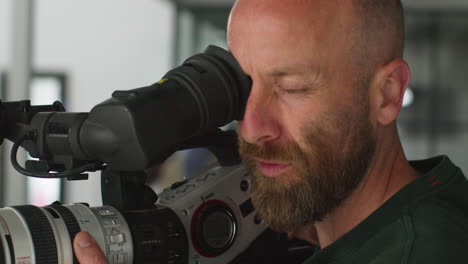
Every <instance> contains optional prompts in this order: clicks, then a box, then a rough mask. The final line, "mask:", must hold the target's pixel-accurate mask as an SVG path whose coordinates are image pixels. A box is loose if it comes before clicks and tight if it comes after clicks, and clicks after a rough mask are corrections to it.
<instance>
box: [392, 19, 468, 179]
mask: <svg viewBox="0 0 468 264" xmlns="http://www.w3.org/2000/svg"><path fill="white" fill-rule="evenodd" d="M406 17H407V19H406V24H407V25H406V26H407V32H406V35H407V39H406V51H405V58H406V60H407V61H408V63H409V64H410V67H411V69H412V74H413V80H412V82H411V85H410V87H411V88H412V90H413V91H414V101H413V103H412V104H411V105H410V106H408V107H406V108H404V109H403V110H402V113H401V115H400V118H399V121H398V123H399V127H400V128H401V129H400V134H401V138H402V141H403V145H404V148H405V152H406V154H407V156H408V158H410V159H416V158H421V157H428V156H434V155H439V154H447V155H449V157H450V158H451V159H452V160H453V161H454V162H455V163H456V164H457V165H458V166H460V167H461V168H462V169H464V170H465V171H468V155H464V153H465V150H464V149H465V148H466V145H467V144H468V135H467V133H468V116H467V115H466V113H467V112H468V105H467V104H466V103H464V102H467V100H468V90H467V89H466V85H467V83H468V74H467V70H468V65H467V58H468V12H466V13H463V12H458V13H453V12H452V13H449V12H408V13H407V14H406Z"/></svg>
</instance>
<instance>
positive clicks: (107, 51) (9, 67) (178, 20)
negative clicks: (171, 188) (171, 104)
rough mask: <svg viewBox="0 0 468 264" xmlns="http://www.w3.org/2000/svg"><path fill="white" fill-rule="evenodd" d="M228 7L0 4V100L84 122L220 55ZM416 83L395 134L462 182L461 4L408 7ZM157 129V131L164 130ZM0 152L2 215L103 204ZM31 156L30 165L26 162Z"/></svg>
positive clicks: (182, 159) (180, 173) (176, 175)
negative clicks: (121, 95) (213, 49)
mask: <svg viewBox="0 0 468 264" xmlns="http://www.w3.org/2000/svg"><path fill="white" fill-rule="evenodd" d="M233 2H234V1H232V0H172V1H171V0H140V1H131V0H98V1H96V0H93V1H92V0H81V1H71V0H47V1H46V0H36V1H34V0H0V99H1V100H2V101H16V100H22V99H31V101H32V103H33V104H50V103H52V102H53V101H55V100H61V101H62V102H64V104H65V107H66V108H67V111H71V112H89V111H90V110H91V108H92V107H93V106H94V105H96V104H98V103H100V102H102V101H104V100H106V99H108V98H109V97H110V96H111V94H112V92H113V91H114V90H128V89H133V88H138V87H142V86H147V85H149V84H152V83H154V82H156V81H158V79H159V78H160V77H161V76H163V74H164V73H166V72H167V71H168V70H170V69H172V68H173V67H174V66H177V65H179V64H180V63H181V62H182V61H183V60H184V59H185V58H187V57H189V56H190V55H192V54H194V53H198V52H201V51H202V50H203V49H204V48H205V47H206V46H207V45H209V44H215V45H218V46H222V47H226V42H225V39H226V30H225V29H226V24H227V19H228V15H229V10H230V8H231V6H232V4H233ZM403 2H404V5H405V13H406V14H405V15H406V52H405V58H406V60H407V61H408V63H409V64H410V67H411V68H412V73H413V79H412V82H411V85H410V88H409V89H408V92H407V94H406V95H405V102H404V105H405V106H404V109H403V110H402V113H401V115H400V118H399V121H398V125H399V128H400V134H401V137H402V140H403V144H404V148H405V152H406V154H407V156H408V158H409V159H422V158H427V157H430V156H434V155H439V154H447V155H449V156H450V157H451V159H452V160H453V161H454V162H455V163H456V164H457V165H458V166H460V167H461V168H462V169H464V171H465V172H468V151H466V149H467V146H468V115H466V113H468V104H467V103H465V102H468V87H467V85H468V1H467V0H444V1H440V0H403ZM161 129H164V124H161ZM10 148H11V144H7V143H4V144H3V145H2V147H1V152H0V206H6V205H18V204H26V203H28V204H35V205H45V204H48V203H51V202H53V201H55V200H61V201H63V202H88V203H89V204H91V205H100V204H101V197H100V179H99V174H91V175H90V179H89V180H88V181H81V182H66V181H60V180H37V179H31V178H26V177H25V176H22V175H20V174H18V173H17V172H16V171H14V170H13V169H12V168H11V165H10V161H9V159H7V158H6V156H9V151H10ZM23 155H24V157H26V155H25V154H23ZM212 160H213V158H212V157H211V156H210V154H209V153H207V152H206V151H204V150H194V151H188V152H187V151H186V152H179V153H176V154H175V155H173V156H172V157H171V158H170V159H169V160H168V161H167V162H166V163H165V164H163V165H162V166H161V167H159V168H153V172H154V174H160V176H161V177H160V178H159V180H157V181H155V182H152V183H151V185H152V187H153V188H154V189H156V191H158V190H160V189H161V188H164V187H165V186H168V185H169V184H171V183H172V182H174V181H177V180H181V179H184V178H186V177H190V176H192V175H194V174H196V173H197V172H199V171H200V170H201V169H202V168H203V167H204V166H205V165H206V164H207V163H208V162H210V161H212Z"/></svg>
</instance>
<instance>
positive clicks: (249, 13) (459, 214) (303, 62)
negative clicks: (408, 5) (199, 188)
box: [75, 0, 468, 264]
mask: <svg viewBox="0 0 468 264" xmlns="http://www.w3.org/2000/svg"><path fill="white" fill-rule="evenodd" d="M403 28H404V23H403V11H402V6H401V3H400V1H399V0H238V1H237V2H236V4H235V6H234V8H233V10H232V13H231V17H230V21H229V27H228V44H229V49H230V51H231V52H232V54H233V55H234V56H235V57H236V59H237V60H238V61H239V63H240V65H241V67H242V69H243V70H244V72H245V73H246V74H247V75H249V76H250V77H251V78H252V81H253V85H252V91H251V94H250V96H249V99H248V102H247V107H246V111H245V116H244V120H243V121H241V122H240V123H239V135H240V137H239V138H240V141H239V145H240V153H241V155H242V157H243V159H244V162H245V164H246V166H247V168H248V169H249V170H250V172H251V175H252V179H251V180H252V190H251V192H252V201H253V204H254V206H255V208H256V210H257V213H258V214H259V216H260V217H261V218H262V219H263V220H264V221H266V222H267V223H268V224H269V225H270V226H271V228H273V229H274V230H276V231H279V232H290V234H291V235H293V236H296V237H298V238H301V239H303V240H306V241H308V242H310V243H312V244H316V245H318V246H319V248H320V250H318V251H317V252H316V253H315V254H314V255H313V256H311V258H310V259H308V260H307V261H306V263H308V264H312V263H466V262H468V182H467V180H466V178H465V177H464V176H463V174H462V172H461V171H460V169H459V168H458V167H456V166H455V165H453V164H452V163H451V162H450V160H449V159H448V157H446V156H440V157H435V158H432V159H429V160H424V161H414V162H409V161H408V160H407V159H406V157H405V155H404V152H403V148H402V145H401V143H400V139H399V136H398V131H397V126H396V118H397V116H398V114H399V112H400V110H401V105H402V98H403V95H404V93H405V90H406V87H407V86H408V83H409V81H410V76H411V74H410V70H409V66H408V64H407V63H406V62H405V61H404V60H403V58H402V57H403V43H404V30H403ZM87 239H89V236H87V235H86V234H83V233H81V234H79V235H78V236H77V238H76V239H75V250H76V252H77V256H78V258H79V259H80V261H82V263H92V262H87V259H88V257H89V256H93V255H92V254H85V253H83V252H98V253H99V251H98V250H97V249H96V247H95V244H93V242H92V240H91V242H89V240H87ZM83 241H84V243H83V245H85V247H80V242H83ZM98 253H93V254H94V258H96V259H99V258H100V257H97V255H98ZM89 259H91V258H89ZM99 263H100V262H99ZM102 263H104V262H102Z"/></svg>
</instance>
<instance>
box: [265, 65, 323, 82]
mask: <svg viewBox="0 0 468 264" xmlns="http://www.w3.org/2000/svg"><path fill="white" fill-rule="evenodd" d="M267 74H268V75H270V76H272V77H285V76H294V75H297V76H301V77H302V76H303V77H307V79H314V80H323V79H325V77H326V73H325V70H324V69H323V67H318V66H310V65H300V66H293V67H280V68H275V69H272V70H271V71H269V72H268V73H267Z"/></svg>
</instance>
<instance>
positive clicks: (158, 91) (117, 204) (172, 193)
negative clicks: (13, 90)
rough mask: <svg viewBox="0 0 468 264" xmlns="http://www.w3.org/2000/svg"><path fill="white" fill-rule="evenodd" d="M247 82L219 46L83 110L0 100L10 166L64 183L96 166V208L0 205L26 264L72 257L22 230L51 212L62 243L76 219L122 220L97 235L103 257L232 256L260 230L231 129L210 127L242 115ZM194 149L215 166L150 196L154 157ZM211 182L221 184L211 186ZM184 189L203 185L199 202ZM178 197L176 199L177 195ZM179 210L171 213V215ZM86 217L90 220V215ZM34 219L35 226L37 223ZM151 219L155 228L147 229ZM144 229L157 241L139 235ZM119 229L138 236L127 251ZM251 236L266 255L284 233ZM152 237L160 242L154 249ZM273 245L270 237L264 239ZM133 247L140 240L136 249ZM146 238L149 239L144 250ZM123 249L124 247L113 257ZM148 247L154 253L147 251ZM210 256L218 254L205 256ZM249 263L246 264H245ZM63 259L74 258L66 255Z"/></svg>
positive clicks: (184, 259) (182, 259) (198, 259)
mask: <svg viewBox="0 0 468 264" xmlns="http://www.w3.org/2000/svg"><path fill="white" fill-rule="evenodd" d="M250 87H251V80H250V79H249V77H248V76H246V75H245V74H244V73H243V72H242V69H241V68H240V66H239V64H238V63H237V61H236V60H235V59H234V57H233V56H232V55H231V54H230V53H229V52H226V51H225V50H223V49H221V48H218V47H215V46H209V47H208V48H207V49H206V50H205V52H204V53H201V54H197V55H195V56H193V57H191V58H189V59H187V60H186V61H185V62H184V64H183V65H182V66H180V67H177V68H175V69H173V70H171V71H169V72H168V73H167V74H166V75H165V76H164V77H163V78H162V79H161V80H160V81H159V82H157V83H155V84H153V85H151V86H148V87H143V88H139V89H134V90H129V91H116V92H114V93H113V94H112V98H111V99H109V100H107V101H104V102H103V103H101V104H98V105H97V106H95V107H94V108H93V109H92V110H91V111H90V112H89V113H68V112H65V108H64V107H63V105H62V104H61V103H60V102H55V103H53V104H52V105H42V106H32V105H31V104H30V102H29V101H27V100H25V101H17V102H4V103H2V102H1V101H0V144H1V143H2V141H3V140H4V139H8V140H10V141H12V142H13V143H14V145H13V147H12V150H11V157H10V158H11V162H12V165H13V167H14V168H15V169H16V170H17V171H19V172H20V173H22V174H25V175H27V176H31V177H40V178H67V179H68V180H84V179H87V177H88V176H87V174H86V172H94V171H101V192H102V201H103V204H104V205H105V206H106V207H105V208H104V207H103V208H104V209H96V208H90V209H84V208H82V207H80V206H74V207H68V208H67V207H64V206H62V205H60V204H55V205H51V206H48V207H46V208H45V209H42V208H37V207H34V206H18V207H13V209H11V210H6V211H5V209H0V211H1V210H4V211H2V212H0V220H2V221H3V222H4V225H7V224H8V221H7V220H8V219H18V217H20V218H21V216H20V215H23V216H22V217H23V218H25V219H26V222H27V225H29V227H27V228H29V229H30V231H31V236H32V240H33V244H34V250H32V249H31V252H35V253H31V254H33V255H34V254H35V258H36V260H37V261H36V262H35V263H39V264H40V263H62V262H60V260H59V259H61V258H62V259H63V258H66V257H64V256H68V257H69V258H71V256H72V255H73V254H72V253H70V252H72V251H71V250H70V248H68V250H65V249H63V248H62V251H63V252H62V253H61V250H58V249H57V248H43V247H44V244H43V243H42V245H41V243H34V240H35V239H36V240H40V239H43V237H47V236H50V234H49V233H51V232H52V231H51V232H49V233H48V232H45V231H34V232H36V233H34V232H33V231H32V230H33V229H34V227H32V226H35V229H37V230H42V226H38V225H39V224H38V223H37V221H36V218H37V219H43V222H44V223H46V222H47V221H53V220H50V219H52V218H63V219H64V221H65V224H66V226H67V231H68V233H69V240H67V242H66V243H62V244H67V243H68V244H70V241H72V240H73V237H74V235H76V233H77V232H79V230H80V226H81V227H82V228H83V226H85V225H86V224H83V223H85V222H86V223H88V222H90V221H91V222H92V221H96V224H95V225H94V226H92V227H89V228H90V229H99V230H100V231H99V232H97V233H103V234H106V232H114V231H115V230H120V229H129V227H128V226H126V224H125V225H124V224H115V223H117V222H119V221H121V222H126V221H127V222H128V223H129V225H130V230H132V235H128V232H127V231H128V230H127V231H125V230H123V231H121V233H118V234H112V233H109V234H107V235H108V237H107V238H106V239H104V238H102V241H103V242H102V243H101V244H104V245H106V244H108V245H107V246H103V245H101V247H102V248H103V250H107V253H108V254H107V256H108V258H109V259H110V260H111V263H131V262H133V263H147V262H148V263H149V262H151V263H153V262H154V261H157V262H156V263H220V262H219V261H220V260H223V262H232V263H235V262H234V260H233V259H234V258H235V257H236V256H237V255H239V254H240V253H241V251H243V250H245V249H246V248H247V246H248V245H249V244H250V243H251V242H252V241H253V240H254V239H255V238H257V237H259V236H260V234H261V233H263V231H264V230H265V229H266V226H265V225H264V224H262V223H261V220H259V219H256V217H255V215H254V214H253V212H254V209H253V206H252V204H251V202H250V199H249V195H248V192H247V191H248V185H249V181H248V177H247V176H248V175H247V174H246V173H245V172H243V169H242V168H241V167H242V166H239V165H238V164H239V163H240V158H239V154H238V152H237V136H236V133H235V132H234V131H222V130H221V129H219V127H222V126H224V125H226V124H228V123H230V122H232V121H234V120H241V119H242V117H243V114H244V109H245V105H246V102H247V98H248V96H249V93H250ZM19 147H22V148H24V149H25V150H26V151H27V152H28V153H29V154H30V156H31V157H33V158H36V159H37V160H27V161H26V164H25V167H23V166H21V165H20V164H19V163H18V161H17V158H16V156H17V151H18V149H19ZM199 147H204V148H208V149H209V150H210V151H211V152H212V153H213V154H214V155H215V156H216V158H217V159H218V161H219V163H220V165H221V168H218V169H214V170H212V171H208V172H207V174H205V175H202V176H200V177H199V179H196V180H197V182H198V183H196V182H192V183H186V182H180V183H177V184H175V185H173V186H171V188H170V190H167V191H164V192H163V193H162V194H161V195H162V196H163V197H162V198H164V199H163V201H159V202H158V196H157V195H156V194H155V193H154V191H153V190H152V189H151V188H149V187H148V186H146V185H145V182H146V174H145V173H144V170H145V169H147V168H149V167H150V166H152V165H155V164H160V163H162V162H164V160H166V159H167V158H168V157H169V156H170V155H172V154H173V153H174V152H176V151H178V150H183V149H190V148H199ZM236 165H237V166H236ZM226 168H231V169H226ZM223 175H224V176H226V175H228V176H226V177H222V176H223ZM213 176H216V177H213ZM210 177H211V178H210ZM218 178H223V179H222V180H219V179H218ZM207 179H209V180H208V181H207ZM221 182H223V183H221ZM184 184H185V185H184ZM222 184H224V185H222ZM183 185H184V186H183ZM221 185H222V186H228V187H227V188H224V189H221V190H217V191H215V192H213V191H211V189H216V188H218V187H220V186H221ZM231 185H237V186H240V189H241V192H244V194H238V192H239V190H237V189H235V188H232V187H231ZM190 188H192V189H194V188H198V190H200V191H199V192H200V193H201V192H202V190H205V191H206V193H205V194H204V195H202V200H203V203H202V204H201V205H200V206H198V205H194V204H190V203H192V202H193V201H191V200H193V199H192V198H191V197H195V196H194V195H195V194H194V192H193V191H192V194H191V195H192V196H187V195H186V194H185V193H187V192H186V191H187V190H189V189H190ZM210 188H211V189H210ZM224 191H225V193H223V192H224ZM182 193H184V195H185V196H181V195H182ZM179 194H180V195H179ZM197 194H198V193H197ZM178 195H179V196H178ZM176 196H178V197H180V199H179V198H178V199H175V200H177V201H179V202H178V203H175V202H174V201H175V200H174V199H172V198H171V197H176ZM217 196H219V197H218V198H216V199H214V198H213V197H217ZM171 199H172V201H171V202H169V201H170V200H171ZM184 199H185V200H187V201H185V202H184V206H188V208H196V209H194V212H193V214H194V216H193V218H192V220H191V222H190V221H189V222H187V221H185V222H184V220H183V217H184V216H186V214H185V209H184V210H182V208H184V207H181V206H180V204H181V203H182V202H180V201H183V200H184ZM160 200H161V199H160ZM231 205H232V206H231ZM165 206H166V207H165ZM179 207H180V209H181V210H179V211H180V212H179V213H174V210H175V209H176V208H179ZM168 208H171V209H172V210H169V209H168ZM232 208H240V209H232ZM114 209H115V210H114ZM90 210H93V211H94V213H93V212H91V211H90ZM120 212H121V213H122V214H123V215H124V216H125V219H126V221H125V220H124V219H123V218H122V215H120ZM72 215H74V217H73V216H72ZM237 215H241V216H240V217H239V218H242V221H244V222H242V223H236V221H239V220H236V219H237V218H238V216H237ZM87 217H89V219H88V218H87ZM96 217H98V218H99V219H100V220H99V221H98V220H90V219H95V218H96ZM47 218H49V220H47ZM74 218H76V219H78V220H73V219H74ZM79 218H80V219H81V220H82V222H80V224H78V223H77V221H80V220H79ZM244 218H245V219H244ZM5 219H6V220H5ZM27 219H29V220H27ZM86 219H87V220H86ZM142 219H146V220H142ZM5 221H6V222H5ZM11 221H16V220H10V222H11ZM151 221H152V222H151ZM0 222H1V221H0ZM39 222H40V221H39ZM109 222H110V223H114V225H111V228H110V229H109V228H108V227H109V226H107V227H106V228H104V227H103V225H101V224H102V223H109ZM44 223H42V224H41V225H46V224H44ZM155 223H156V224H157V225H159V228H157V230H156V229H155V228H156V227H154V225H155ZM233 223H234V224H233ZM0 224H1V223H0ZM1 226H2V225H0V227H1ZM99 226H101V227H102V228H98V227H99ZM104 226H105V225H104ZM213 226H214V228H213ZM124 227H126V228H124ZM164 227H165V228H164ZM182 227H184V228H185V231H188V230H191V235H190V236H191V239H192V243H193V247H194V250H192V251H193V252H192V251H189V250H187V249H186V248H184V246H182V244H183V243H181V242H180V241H182V240H187V239H188V238H187V237H186V235H185V234H184V235H183V236H180V234H181V233H184V232H182V231H180V230H182V229H184V228H182ZM237 228H243V229H244V231H242V232H244V233H242V234H241V236H243V237H244V239H243V240H245V242H242V243H237V244H235V243H234V240H235V239H236V237H235V236H236V232H237V231H238V230H236V229H237ZM101 229H102V230H101ZM163 229H164V230H163ZM179 229H180V230H179ZM85 230H86V229H85ZM106 230H107V231H106ZM109 230H110V231H109ZM168 230H172V231H168ZM174 230H175V231H174ZM177 230H179V231H177ZM194 230H195V231H194ZM37 232H39V233H37ZM119 232H120V231H119ZM125 232H127V233H125ZM148 232H151V233H152V235H153V236H155V237H157V238H158V239H160V240H157V239H154V237H150V238H148V237H145V236H147V234H148ZM209 232H214V233H219V235H217V236H214V237H213V236H210V235H207V233H209ZM246 232H247V233H246ZM52 233H53V232H52ZM163 233H164V235H162V234H163ZM185 233H186V232H185ZM0 234H3V236H4V237H0V254H3V252H4V250H3V249H2V248H5V247H9V249H10V251H9V252H10V255H11V261H14V260H15V256H14V254H12V252H13V249H14V248H15V246H14V245H13V243H12V242H11V240H12V239H11V237H10V236H12V235H13V234H9V233H8V231H6V230H2V228H0ZM125 234H127V240H129V241H130V240H131V238H128V237H133V240H139V241H134V243H133V244H134V245H133V247H134V248H135V249H134V250H131V249H128V247H129V246H128V245H127V244H128V243H127V244H125V243H124V240H119V239H122V237H123V235H125ZM187 236H188V235H187ZM161 237H163V238H161ZM174 237H175V238H174ZM260 237H263V238H264V240H263V241H267V244H266V245H269V247H268V248H267V247H265V245H263V244H264V243H260V244H259V246H258V247H257V248H262V249H261V250H262V251H263V252H264V253H265V252H267V253H265V254H269V253H271V250H272V249H273V250H275V249H276V250H277V252H276V253H278V251H279V250H284V249H286V248H287V246H285V244H284V239H282V238H279V237H278V236H277V234H274V233H272V232H270V233H263V235H261V236H260ZM2 239H3V240H2ZM21 239H23V238H21ZM180 239H182V240H180ZM98 240H99V239H98ZM104 240H106V241H104ZM238 240H239V239H238ZM241 240H242V239H241ZM2 241H3V242H2ZM8 241H9V242H8ZM158 241H159V242H158ZM161 241H163V242H164V243H163V244H164V246H161V245H159V244H161V243H162V242H161ZM278 241H280V243H274V242H278ZM36 242H37V241H36ZM272 242H273V243H272ZM137 243H140V244H141V245H142V246H137V245H136V244H137ZM151 243H153V244H154V243H156V244H157V245H156V246H154V245H153V247H149V248H148V244H151ZM49 244H50V243H49ZM59 244H60V243H57V245H59ZM257 244H258V243H257ZM6 245H7V246H6ZM167 245H172V247H168V246H167ZM124 248H126V249H125V250H124ZM232 248H234V249H233V250H232ZM54 251H58V255H57V254H55V255H54V254H52V256H55V257H52V258H51V255H50V254H49V253H44V252H54ZM123 251H129V252H130V251H131V252H132V253H131V254H127V253H125V254H123V253H122V252H123ZM133 251H134V252H133ZM153 251H157V252H156V253H154V254H153V253H152V252H153ZM5 252H6V251H5ZM184 252H185V253H184ZM187 252H189V253H187ZM258 253H259V252H250V253H249V254H245V255H243V256H241V257H238V258H237V259H238V263H250V262H249V259H250V260H251V259H252V258H251V256H255V255H257V254H258ZM5 254H6V253H5ZM24 254H25V256H23V257H21V258H25V259H28V258H32V257H31V256H30V255H28V254H29V253H24ZM223 254H224V256H221V255H223ZM286 255H287V254H284V255H283V256H286ZM218 256H221V258H220V259H213V258H215V257H218ZM273 256H274V255H273ZM276 256H277V255H276ZM253 259H254V260H253V261H252V263H255V262H256V260H255V258H253ZM16 260H18V258H16ZM264 260H265V259H264ZM270 260H276V261H277V260H278V259H274V258H272V259H270ZM289 260H292V259H289ZM7 263H8V262H7ZM67 263H68V262H67ZM73 263H77V260H76V258H75V257H73Z"/></svg>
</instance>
